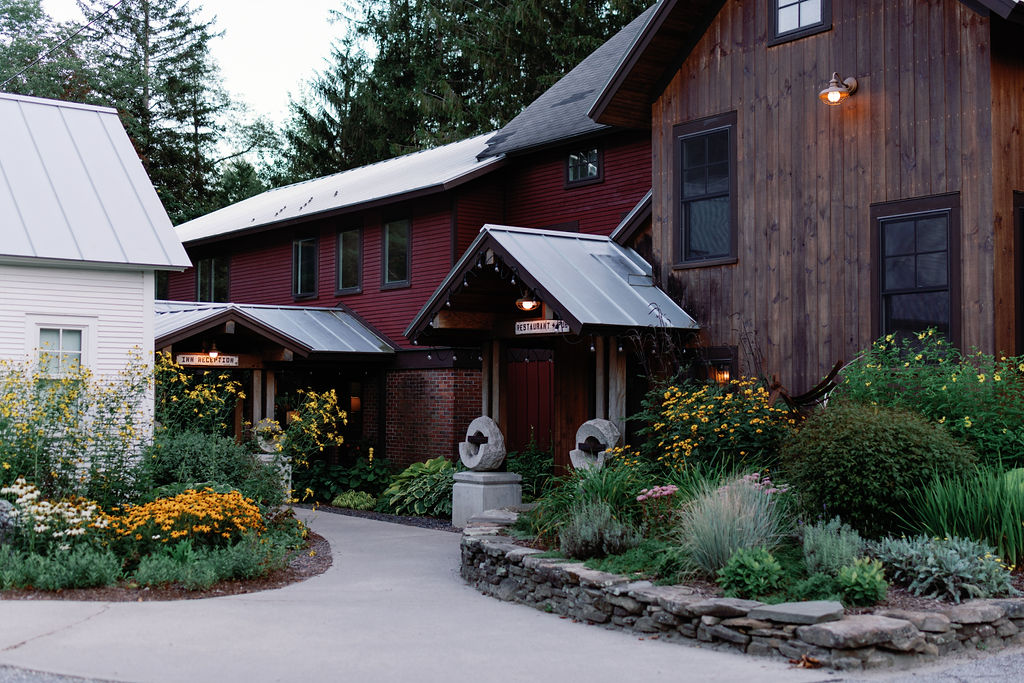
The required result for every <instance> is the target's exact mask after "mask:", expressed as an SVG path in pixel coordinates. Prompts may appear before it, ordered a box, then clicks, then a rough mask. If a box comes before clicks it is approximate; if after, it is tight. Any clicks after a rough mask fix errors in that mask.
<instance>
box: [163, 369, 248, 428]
mask: <svg viewBox="0 0 1024 683" xmlns="http://www.w3.org/2000/svg"><path fill="white" fill-rule="evenodd" d="M155 373H156V419H157V421H158V422H159V423H160V424H161V425H162V426H163V427H164V428H166V429H171V430H181V431H190V432H203V433H205V434H225V433H226V432H227V429H228V423H229V421H230V416H231V412H232V411H233V410H234V409H235V403H237V402H238V401H239V400H241V399H244V398H245V393H244V392H242V390H241V389H242V385H241V383H239V382H237V381H235V380H233V379H231V375H230V374H229V373H227V372H223V371H211V370H204V371H203V372H202V373H189V372H186V371H185V368H183V367H182V366H180V365H178V364H177V363H175V362H174V360H173V359H172V358H171V354H169V353H163V352H158V353H157V354H156V368H155Z"/></svg>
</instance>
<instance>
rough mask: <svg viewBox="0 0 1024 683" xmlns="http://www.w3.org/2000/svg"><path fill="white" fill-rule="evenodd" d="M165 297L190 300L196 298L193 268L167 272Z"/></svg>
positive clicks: (175, 299)
mask: <svg viewBox="0 0 1024 683" xmlns="http://www.w3.org/2000/svg"><path fill="white" fill-rule="evenodd" d="M193 263H195V261H194V260H193ZM167 298H168V299H170V300H171V301H192V300H193V299H195V298H196V269H195V268H187V269H186V270H184V271H183V272H181V273H169V277H168V280H167Z"/></svg>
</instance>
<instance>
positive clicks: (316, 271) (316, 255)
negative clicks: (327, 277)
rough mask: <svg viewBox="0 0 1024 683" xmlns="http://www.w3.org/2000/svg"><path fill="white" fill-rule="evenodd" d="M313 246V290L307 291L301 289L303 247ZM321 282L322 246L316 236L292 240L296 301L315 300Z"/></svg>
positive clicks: (293, 280)
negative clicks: (308, 244) (306, 245)
mask: <svg viewBox="0 0 1024 683" xmlns="http://www.w3.org/2000/svg"><path fill="white" fill-rule="evenodd" d="M310 242H311V243H312V245H313V256H312V259H313V285H312V289H311V290H309V291H305V290H302V289H301V285H302V282H301V277H302V264H301V259H302V245H303V244H306V243H310ZM319 281H320V245H319V240H318V239H317V238H316V237H315V236H308V237H296V238H294V239H293V240H292V298H294V299H296V300H302V299H315V298H316V297H317V292H318V291H319Z"/></svg>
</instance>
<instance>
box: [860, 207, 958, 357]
mask: <svg viewBox="0 0 1024 683" xmlns="http://www.w3.org/2000/svg"><path fill="white" fill-rule="evenodd" d="M870 214H871V312H872V315H871V338H872V339H878V338H879V337H881V336H882V335H884V334H886V332H885V320H884V318H885V306H884V302H883V300H882V297H883V296H888V295H887V294H885V293H884V291H885V290H884V282H883V279H884V277H885V268H884V263H883V260H884V256H883V254H884V248H883V246H882V226H883V225H884V224H885V223H887V222H890V221H894V220H898V219H911V218H912V219H917V218H924V217H926V216H928V215H938V214H945V215H946V216H947V230H948V232H947V235H946V239H947V243H946V246H947V250H946V253H947V264H946V268H947V278H948V282H947V287H946V291H947V292H948V293H949V341H950V343H952V344H953V345H955V346H960V345H961V341H962V336H961V333H962V319H961V314H962V309H961V299H960V296H961V264H960V239H961V223H960V195H959V193H950V194H942V195H934V196H930V197H918V198H914V199H903V200H897V201H893V202H884V203H878V204H872V205H871V210H870Z"/></svg>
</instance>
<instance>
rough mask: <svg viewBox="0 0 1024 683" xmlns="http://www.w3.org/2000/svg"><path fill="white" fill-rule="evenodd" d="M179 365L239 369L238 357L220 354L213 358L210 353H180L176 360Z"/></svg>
mask: <svg viewBox="0 0 1024 683" xmlns="http://www.w3.org/2000/svg"><path fill="white" fill-rule="evenodd" d="M174 360H175V362H176V363H177V364H178V365H213V366H217V367H229V368H233V367H238V356H225V355H223V354H220V355H218V356H216V357H211V356H210V354H208V353H179V354H178V357H177V358H175V359H174Z"/></svg>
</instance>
